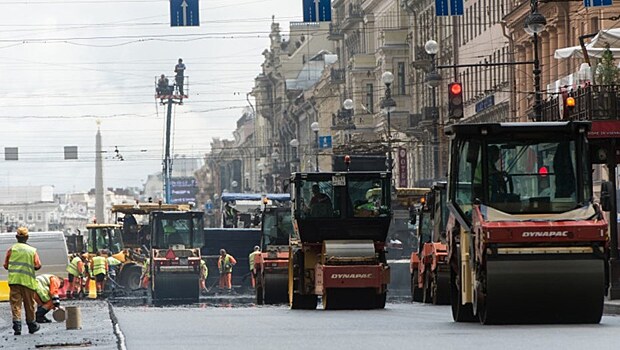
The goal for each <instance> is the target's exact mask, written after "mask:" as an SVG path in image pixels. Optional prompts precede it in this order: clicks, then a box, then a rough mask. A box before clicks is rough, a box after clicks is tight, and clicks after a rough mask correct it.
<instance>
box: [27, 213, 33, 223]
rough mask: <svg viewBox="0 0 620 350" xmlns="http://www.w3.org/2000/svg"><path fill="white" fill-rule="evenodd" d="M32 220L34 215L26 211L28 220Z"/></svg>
mask: <svg viewBox="0 0 620 350" xmlns="http://www.w3.org/2000/svg"><path fill="white" fill-rule="evenodd" d="M32 221H34V215H32V213H28V222H32Z"/></svg>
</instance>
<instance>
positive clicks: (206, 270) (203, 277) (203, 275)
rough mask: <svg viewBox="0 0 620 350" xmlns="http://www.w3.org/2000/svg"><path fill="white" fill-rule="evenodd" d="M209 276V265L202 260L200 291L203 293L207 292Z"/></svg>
mask: <svg viewBox="0 0 620 350" xmlns="http://www.w3.org/2000/svg"><path fill="white" fill-rule="evenodd" d="M208 276H209V268H207V263H206V262H205V261H204V260H203V259H200V291H201V292H202V293H206V292H207V277H208Z"/></svg>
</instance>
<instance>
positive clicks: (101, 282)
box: [90, 251, 109, 297]
mask: <svg viewBox="0 0 620 350" xmlns="http://www.w3.org/2000/svg"><path fill="white" fill-rule="evenodd" d="M90 267H91V276H92V278H94V279H95V283H96V285H97V297H103V294H102V293H103V289H104V287H105V280H106V277H107V276H108V268H109V266H108V260H107V259H106V258H105V257H104V256H101V251H98V252H97V256H95V257H93V260H92V261H91V263H90Z"/></svg>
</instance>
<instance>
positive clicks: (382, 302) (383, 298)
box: [375, 292, 387, 309]
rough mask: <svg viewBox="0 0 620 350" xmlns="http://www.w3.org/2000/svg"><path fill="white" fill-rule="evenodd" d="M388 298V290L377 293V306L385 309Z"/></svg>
mask: <svg viewBox="0 0 620 350" xmlns="http://www.w3.org/2000/svg"><path fill="white" fill-rule="evenodd" d="M386 300H387V292H383V293H381V294H376V295H375V308H376V309H385V301H386Z"/></svg>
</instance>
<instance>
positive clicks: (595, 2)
mask: <svg viewBox="0 0 620 350" xmlns="http://www.w3.org/2000/svg"><path fill="white" fill-rule="evenodd" d="M612 2H613V1H612V0H583V6H584V7H600V6H611V5H612Z"/></svg>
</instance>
